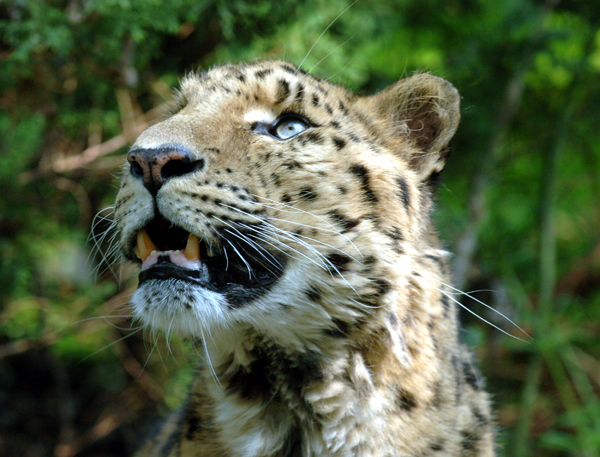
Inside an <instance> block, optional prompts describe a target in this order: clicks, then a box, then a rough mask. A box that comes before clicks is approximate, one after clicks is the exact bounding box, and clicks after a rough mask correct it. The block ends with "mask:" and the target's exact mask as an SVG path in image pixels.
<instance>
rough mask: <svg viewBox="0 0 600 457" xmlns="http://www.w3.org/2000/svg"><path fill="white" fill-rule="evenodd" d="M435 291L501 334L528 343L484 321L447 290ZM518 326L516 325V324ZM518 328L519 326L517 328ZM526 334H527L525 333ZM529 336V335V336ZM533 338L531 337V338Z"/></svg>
mask: <svg viewBox="0 0 600 457" xmlns="http://www.w3.org/2000/svg"><path fill="white" fill-rule="evenodd" d="M433 287H434V288H435V289H437V290H439V291H440V292H441V293H442V294H444V295H445V296H446V297H448V298H449V299H450V300H452V301H453V302H454V303H456V304H457V305H458V306H460V307H461V308H463V309H464V310H465V311H468V312H469V313H471V314H472V315H473V316H475V317H477V319H479V320H481V321H483V322H485V323H486V324H488V325H490V326H492V327H494V328H495V329H496V330H499V331H500V332H502V333H504V334H505V335H507V336H510V337H511V338H514V339H516V340H519V341H522V342H523V343H526V341H525V340H524V339H522V338H519V337H518V336H515V335H512V334H510V333H508V332H507V331H506V330H503V329H501V328H500V327H498V326H497V325H494V324H492V323H491V322H490V321H488V320H486V319H484V318H483V317H481V316H480V315H479V314H477V313H476V312H475V311H472V310H471V309H469V307H468V306H466V305H463V304H462V303H461V302H460V301H458V300H457V299H456V298H454V297H453V296H452V295H451V294H449V293H446V291H445V290H443V289H440V288H439V287H435V286H433ZM507 319H508V318H507ZM515 325H516V324H515ZM517 327H518V326H517ZM525 334H526V333H525ZM526 335H527V334H526ZM527 336H529V335H527ZM530 338H531V337H530Z"/></svg>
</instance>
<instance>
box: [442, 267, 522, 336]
mask: <svg viewBox="0 0 600 457" xmlns="http://www.w3.org/2000/svg"><path fill="white" fill-rule="evenodd" d="M431 278H433V279H435V280H437V281H438V282H439V283H440V284H442V285H443V286H444V287H448V288H449V289H452V290H454V291H456V294H459V295H464V296H466V297H469V298H470V299H471V300H474V301H476V302H477V303H479V304H481V305H483V306H485V307H486V308H488V309H490V310H492V311H493V312H495V313H496V314H498V315H499V316H501V317H502V318H504V319H506V320H507V321H508V322H510V323H511V324H512V325H514V326H515V327H516V328H518V329H519V330H521V331H522V332H523V334H525V335H526V336H527V337H528V338H530V339H533V338H532V337H531V336H530V335H529V334H528V333H527V332H526V331H525V330H523V329H522V328H521V327H519V326H518V325H517V324H516V323H515V322H514V321H513V320H512V319H510V318H509V317H507V316H505V315H504V314H502V313H501V312H500V311H498V310H497V309H494V307H493V306H490V305H488V304H487V303H484V302H482V301H481V300H479V299H478V298H475V297H473V296H472V295H470V294H469V293H467V292H463V291H462V290H460V289H457V288H456V287H452V286H451V285H450V284H446V283H445V282H444V281H442V280H440V279H438V278H434V277H433V276H431ZM438 290H439V289H438ZM444 293H445V294H446V296H448V295H449V293H448V292H446V291H444Z"/></svg>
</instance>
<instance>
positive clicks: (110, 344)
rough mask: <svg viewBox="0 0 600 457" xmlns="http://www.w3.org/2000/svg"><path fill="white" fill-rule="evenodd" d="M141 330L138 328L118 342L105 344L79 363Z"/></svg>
mask: <svg viewBox="0 0 600 457" xmlns="http://www.w3.org/2000/svg"><path fill="white" fill-rule="evenodd" d="M142 329H143V327H140V328H138V329H137V330H135V331H133V332H131V333H130V334H128V335H125V336H123V337H121V338H119V339H118V340H115V341H112V342H111V343H109V344H107V345H106V346H104V347H103V348H100V349H98V350H97V351H94V352H92V353H91V354H90V355H88V356H86V357H84V358H83V359H81V360H80V362H83V361H85V360H87V359H89V358H90V357H93V356H95V355H96V354H98V353H99V352H102V351H104V350H105V349H108V348H109V347H111V346H113V345H115V344H117V343H118V342H120V341H123V340H125V339H127V338H129V337H131V336H133V335H135V334H136V333H138V332H140V331H141V330H142Z"/></svg>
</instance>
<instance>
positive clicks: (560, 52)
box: [0, 0, 600, 457]
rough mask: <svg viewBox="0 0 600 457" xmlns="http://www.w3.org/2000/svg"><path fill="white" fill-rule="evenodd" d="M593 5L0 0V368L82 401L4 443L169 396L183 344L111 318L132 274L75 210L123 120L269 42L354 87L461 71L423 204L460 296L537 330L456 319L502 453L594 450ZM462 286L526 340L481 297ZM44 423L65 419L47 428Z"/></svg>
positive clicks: (597, 369)
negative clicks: (528, 337) (487, 395)
mask: <svg viewBox="0 0 600 457" xmlns="http://www.w3.org/2000/svg"><path fill="white" fill-rule="evenodd" d="M596 3H597V2H587V3H586V2H572V1H567V2H562V3H558V2H546V4H541V3H540V2H534V1H532V0H510V1H505V2H493V1H489V0H446V1H441V0H420V1H416V0H381V1H377V2H368V1H363V0H359V1H358V2H352V1H350V0H335V1H327V0H307V1H299V0H280V1H247V0H193V1H192V0H89V1H72V0H50V1H11V0H9V1H8V2H4V3H1V4H0V60H1V61H0V93H1V95H0V195H1V197H0V305H1V308H0V384H1V385H6V386H7V389H11V390H7V391H6V392H9V394H8V397H7V398H11V397H15V398H17V397H18V395H17V394H16V393H15V392H20V391H19V389H20V387H19V386H21V385H25V384H26V383H23V382H21V380H23V379H25V378H26V379H31V378H35V376H40V377H41V378H44V379H46V378H48V379H50V380H51V381H49V382H50V383H51V384H52V383H53V384H52V385H53V386H55V391H54V390H53V391H52V392H54V393H52V394H49V393H44V392H45V391H43V390H39V389H38V390H36V387H35V385H34V384H32V386H31V387H30V388H29V390H27V391H26V395H27V396H29V397H32V398H36V399H37V400H39V402H44V401H46V402H47V404H52V403H51V401H52V398H54V397H56V396H57V395H59V393H57V392H62V393H61V394H60V395H66V394H65V393H64V392H71V394H69V395H71V397H69V398H67V400H68V401H71V402H73V404H77V405H86V406H85V407H83V406H78V407H77V408H75V407H74V408H75V409H74V411H75V412H73V415H72V416H69V417H70V419H68V420H66V419H65V417H64V416H61V417H58V416H52V414H55V413H48V420H47V424H46V425H45V429H44V431H42V432H40V430H39V429H36V430H35V432H32V431H28V430H29V429H28V428H27V425H26V422H19V421H17V420H14V419H12V420H13V422H11V423H9V424H8V427H7V430H8V435H6V436H4V434H2V435H1V436H0V441H2V440H4V441H3V443H7V446H8V447H7V449H9V450H11V451H12V454H11V455H18V454H19V453H21V454H26V452H25V451H24V449H25V448H22V447H19V446H23V444H22V443H28V442H33V441H36V440H38V442H39V443H42V442H44V443H46V444H44V446H46V448H45V449H46V450H47V451H48V452H47V454H48V455H50V454H53V453H55V451H53V450H52V449H53V448H54V446H57V445H58V444H62V445H65V446H67V448H68V446H69V443H70V442H69V441H68V439H67V438H66V437H68V436H71V435H69V434H70V433H71V432H73V433H74V434H75V436H76V437H79V438H80V437H84V436H89V435H86V432H88V431H89V430H91V429H92V427H94V425H98V423H99V421H101V420H102V418H103V417H106V414H109V413H110V414H113V413H114V414H115V415H116V417H119V418H121V420H122V421H127V420H129V418H131V416H130V415H129V414H133V412H135V413H136V414H138V415H143V414H142V413H143V411H145V410H143V409H142V406H140V405H143V404H146V403H148V400H149V399H151V400H152V401H153V402H155V403H156V404H158V409H159V410H161V411H165V410H166V407H165V405H167V406H168V407H169V408H172V407H175V406H176V405H177V404H178V403H179V402H180V401H181V400H182V398H181V395H179V392H181V391H182V390H184V387H185V385H187V384H188V383H189V380H190V379H191V376H192V374H191V373H192V371H191V367H192V366H193V360H194V354H195V353H194V350H193V349H191V348H188V347H187V346H186V344H185V343H183V342H178V341H170V342H169V343H168V345H165V343H164V342H159V343H156V342H154V341H152V342H150V343H146V344H145V343H144V341H145V340H144V339H143V338H142V337H141V334H142V332H139V333H135V332H136V330H137V329H136V328H135V327H133V328H132V329H130V330H127V329H128V328H130V327H131V325H132V324H131V322H130V320H128V319H127V318H126V317H120V316H127V315H129V314H130V311H129V309H128V308H127V306H126V302H127V295H128V293H130V289H127V288H128V287H131V286H132V284H134V283H135V278H134V276H135V274H133V275H132V274H131V273H128V272H127V270H125V271H124V272H121V271H120V267H119V266H118V265H116V266H112V267H111V268H109V267H108V265H107V263H106V262H104V263H103V262H102V261H103V259H102V254H101V253H102V252H105V253H106V252H107V251H109V250H110V236H111V235H110V234H109V235H108V236H106V237H104V238H102V235H101V234H102V233H103V231H104V230H107V229H108V228H109V223H108V222H107V221H105V220H103V219H102V218H99V219H98V220H97V221H96V222H97V223H96V225H95V226H94V229H93V237H94V238H95V239H96V240H97V243H98V247H99V249H96V250H93V249H92V246H91V245H90V244H89V243H88V244H86V239H87V236H88V232H89V227H90V226H91V225H92V217H93V215H94V214H95V213H97V212H98V211H101V210H105V209H106V208H107V207H109V206H110V205H111V204H112V201H113V199H114V195H115V193H116V182H117V181H116V176H117V175H118V167H119V164H120V162H121V160H122V153H123V152H124V150H125V148H126V145H127V143H128V142H131V141H132V140H133V139H134V135H133V134H132V133H131V132H132V131H134V130H135V129H136V128H137V127H138V126H140V125H144V123H145V122H147V121H150V120H152V119H153V116H154V117H156V116H158V114H157V112H156V111H152V110H153V109H154V108H155V107H157V106H159V105H161V104H163V103H165V101H166V100H168V99H169V97H170V96H171V94H172V89H173V88H175V87H176V85H177V82H178V79H179V78H180V77H181V76H182V75H183V74H185V72H189V71H196V70H202V69H205V68H207V67H209V66H211V65H214V64H218V63H220V62H224V61H241V60H248V59H256V58H277V59H288V60H291V61H292V62H294V63H295V64H302V67H303V68H304V69H305V70H307V71H310V72H311V73H315V74H319V75H320V76H323V77H325V78H329V79H331V80H333V81H334V82H339V83H343V84H346V85H348V86H350V87H351V88H353V89H355V90H357V91H358V92H360V93H369V92H373V91H376V90H380V89H382V88H383V87H385V86H386V85H388V84H390V83H391V82H393V81H395V80H396V79H398V78H400V77H402V76H406V75H410V74H412V73H413V72H415V71H430V72H433V73H434V74H437V75H440V76H443V77H445V78H447V79H449V80H450V81H452V82H453V84H455V85H456V86H457V87H458V89H459V90H460V92H461V94H462V97H463V99H462V106H463V108H462V115H463V121H462V123H461V127H460V128H459V131H458V134H457V137H456V139H455V140H454V145H453V150H454V152H453V154H452V157H451V160H450V162H449V164H448V167H447V170H446V172H445V182H444V184H443V185H442V187H441V189H440V192H439V210H438V211H437V213H436V215H435V217H436V219H437V222H438V226H439V227H440V228H441V232H442V238H443V239H444V240H446V244H447V245H448V247H449V250H451V251H455V252H456V262H455V263H456V267H457V268H456V270H457V283H458V284H460V285H461V286H462V287H464V288H465V289H466V290H470V289H478V290H479V289H483V290H488V289H493V290H496V293H488V292H478V293H475V294H474V295H475V296H476V298H480V299H482V300H483V301H484V302H485V303H488V304H490V305H492V306H494V307H496V308H497V309H499V310H500V311H501V312H502V313H504V314H507V315H508V316H509V317H510V318H511V319H513V320H515V321H516V322H517V323H519V325H521V326H522V327H524V328H526V329H527V330H528V332H530V333H531V334H532V335H533V336H534V340H533V341H532V342H530V341H528V342H527V343H523V342H520V341H517V340H515V339H511V338H509V337H506V336H503V335H502V334H501V333H500V332H498V331H497V330H495V329H494V328H492V327H490V326H488V325H485V324H482V323H481V322H480V321H477V320H476V319H475V318H473V317H472V316H470V315H468V314H465V316H464V320H465V324H466V328H465V331H464V334H465V339H466V340H467V341H468V342H469V343H470V344H472V345H474V346H476V350H477V352H478V356H479V359H480V360H481V361H482V365H483V369H484V372H485V373H486V374H487V375H488V378H489V383H490V390H491V391H493V392H495V401H496V405H497V406H496V409H497V412H498V420H499V423H500V426H501V428H502V432H501V433H500V436H499V440H500V444H501V450H500V453H501V455H511V456H517V457H520V456H528V455H548V456H567V455H569V456H593V455H599V454H600V440H599V439H598V436H600V406H599V405H600V400H599V397H598V392H599V391H600V377H599V376H598V373H600V337H599V336H598V335H599V334H600V332H599V330H600V329H599V325H598V322H599V320H600V287H599V284H600V231H599V227H600V179H599V178H600V130H599V129H598V119H599V118H600V85H599V84H598V80H599V79H598V78H599V76H600V15H598V13H597V11H598V5H597V4H596ZM115 138H116V139H119V138H121V139H122V141H120V142H118V141H117V142H114V143H111V139H115ZM123 138H124V139H123ZM108 212H109V209H108ZM105 213H106V212H103V213H102V214H105ZM468 246H472V247H473V248H472V249H470V248H468ZM461 265H466V267H465V268H462V269H461V268H460V267H461ZM113 273H114V274H113ZM119 277H122V278H123V281H120V280H119ZM131 278H133V279H131ZM119 287H122V288H125V292H121V293H119V292H118V290H119ZM463 302H464V303H465V305H466V306H468V307H469V308H470V309H472V310H473V311H474V312H476V313H478V314H480V315H481V316H482V317H484V318H485V319H486V320H489V321H491V322H493V323H494V324H495V325H498V326H500V327H501V328H502V329H504V330H506V331H507V332H509V333H512V334H514V335H516V336H519V337H521V338H523V335H522V334H521V333H520V332H519V331H518V330H516V329H515V328H514V327H512V326H511V325H507V323H506V321H505V320H503V319H502V318H499V317H498V316H497V315H495V314H494V313H492V312H491V311H488V310H486V309H485V308H483V307H482V306H481V305H480V304H478V303H476V302H474V301H471V300H469V299H465V300H463ZM98 316H102V317H101V318H98ZM124 337H126V338H125V339H122V338H124ZM145 346H146V347H145ZM167 346H168V347H167ZM44 348H47V349H44ZM44 361H45V362H44ZM44 367H47V368H44ZM142 367H144V368H143V369H142ZM165 368H166V370H165ZM34 370H41V371H34ZM43 370H46V371H43ZM61 373H62V374H61ZM61 376H62V377H61ZM61 379H62V380H63V381H61ZM64 379H67V381H64ZM61 382H62V384H61ZM158 386H165V387H164V391H163V390H162V389H161V388H160V387H158ZM121 392H126V393H127V397H125V396H120V395H121ZM163 392H172V393H170V394H164V393H163ZM2 393H3V394H4V392H2ZM12 393H15V395H12ZM44 395H48V396H49V397H48V398H46V397H44ZM123 395H125V394H123ZM53 396H54V397H53ZM2 398H5V397H4V396H2V395H0V401H2V400H1V399H2ZM60 398H61V399H62V398H63V397H60ZM126 398H127V399H128V400H127V401H132V402H133V400H131V399H132V398H134V399H138V400H137V403H127V401H126ZM67 400H65V401H67ZM61 401H62V400H61ZM67 403H68V402H67ZM104 405H110V407H109V409H105V408H106V406H104ZM122 405H127V407H126V408H125V410H121V409H119V407H120V406H122ZM132 405H137V406H132ZM6 408H8V407H6ZM6 408H5V407H4V406H3V405H0V409H6ZM19 408H22V406H19V407H17V406H14V410H15V411H17V414H16V415H17V416H18V415H19V414H21V413H22V410H20V409H19ZM110 408H112V409H110ZM115 411H116V413H115ZM22 414H24V413H22ZM3 417H4V416H3ZM7 417H8V416H7ZM125 418H128V419H125ZM6 420H8V419H6ZM52 420H55V422H56V424H58V423H63V424H64V423H67V422H69V421H70V422H69V423H70V424H71V426H72V429H71V431H70V432H68V433H67V432H65V433H62V432H61V438H60V443H59V442H58V441H57V438H56V433H55V427H56V425H55V423H54V422H52ZM3 433H4V432H3ZM40 433H41V434H42V435H44V437H45V438H44V439H42V438H39V439H38V435H40ZM73 433H71V434H73ZM13 435H14V436H15V438H10V436H13ZM33 436H35V438H32V437H33ZM7 440H8V441H7ZM73 442H77V443H82V442H83V441H77V440H73ZM47 443H51V444H47ZM90 444H91V443H87V444H85V445H86V446H87V445H90ZM40 446H42V445H41V444H40ZM123 446H124V445H123V443H121V447H123ZM67 448H61V449H63V450H64V449H67ZM36 449H38V448H36ZM71 449H75V448H74V447H73V448H71ZM21 450H23V452H20V451H21ZM61 452H63V451H61ZM73 452H75V451H73ZM61 455H71V454H64V453H63V454H61ZM72 455H74V454H72Z"/></svg>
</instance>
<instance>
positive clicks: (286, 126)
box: [271, 115, 309, 140]
mask: <svg viewBox="0 0 600 457" xmlns="http://www.w3.org/2000/svg"><path fill="white" fill-rule="evenodd" d="M308 127H309V124H308V122H306V121H305V120H303V119H302V118H300V117H298V116H291V115H284V116H282V117H280V118H279V119H278V120H277V121H276V122H275V125H274V126H273V128H272V130H271V132H272V135H273V136H275V137H277V138H279V139H280V140H287V139H290V138H293V137H295V136H296V135H299V134H300V133H302V132H304V131H305V130H306V129H308Z"/></svg>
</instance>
